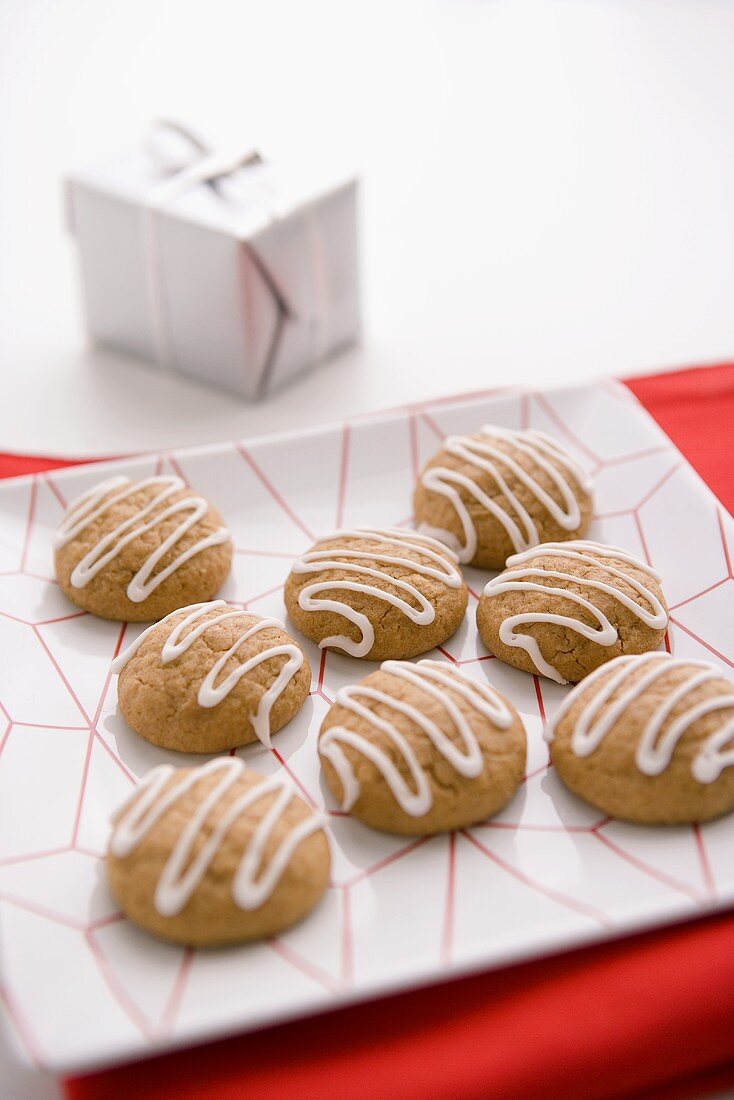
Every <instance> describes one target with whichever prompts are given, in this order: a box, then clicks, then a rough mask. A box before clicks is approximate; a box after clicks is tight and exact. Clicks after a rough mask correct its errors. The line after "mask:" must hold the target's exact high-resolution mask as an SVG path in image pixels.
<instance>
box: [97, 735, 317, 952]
mask: <svg viewBox="0 0 734 1100" xmlns="http://www.w3.org/2000/svg"><path fill="white" fill-rule="evenodd" d="M329 868H330V856H329V845H328V841H327V839H326V834H325V832H324V828H323V819H322V817H321V815H319V814H318V813H315V812H314V811H313V810H312V809H311V808H310V807H309V806H307V805H306V803H305V802H304V801H303V799H302V798H301V797H300V796H299V795H298V794H297V793H296V792H295V790H294V789H293V788H292V787H291V786H290V785H289V784H288V783H287V782H286V781H284V780H282V779H281V778H280V777H279V776H277V775H275V776H269V777H268V778H264V777H263V776H261V775H257V774H256V773H255V772H253V771H249V770H246V768H245V766H244V764H243V762H242V761H241V760H240V759H239V758H238V757H236V756H225V757H223V758H222V757H220V758H218V759H216V760H210V761H209V763H208V764H203V765H202V766H201V767H199V768H172V767H170V766H169V765H167V764H162V765H160V766H159V767H157V768H153V770H152V771H150V772H148V774H147V775H146V776H145V777H144V779H143V780H142V782H141V783H140V785H139V786H138V787H137V789H136V790H135V792H134V794H133V795H132V797H131V798H130V799H129V800H128V801H127V802H126V803H125V804H124V805H123V806H122V808H121V809H120V810H118V812H117V814H116V815H115V817H114V819H113V829H112V835H111V837H110V843H109V850H108V853H107V878H108V881H109V884H110V889H111V890H112V893H113V895H114V897H115V899H116V900H117V902H118V904H119V905H120V908H121V909H122V910H123V912H124V913H125V914H126V915H127V916H128V917H129V918H130V920H132V921H134V922H135V924H138V925H140V927H141V928H145V929H146V931H148V932H152V933H153V934H154V935H156V936H161V937H162V938H163V939H166V940H173V941H174V942H176V943H185V944H190V945H192V946H194V947H214V946H217V945H219V944H227V943H237V942H240V941H243V940H252V939H259V938H260V937H263V936H273V935H275V934H276V933H278V932H280V931H282V930H283V929H284V928H288V927H289V925H291V924H294V923H295V922H296V921H298V920H300V919H301V917H303V916H305V914H306V913H308V912H309V910H310V909H312V908H313V906H314V905H315V904H316V902H317V901H318V900H319V899H320V898H321V896H322V894H323V893H324V891H325V890H326V887H327V884H328V880H329Z"/></svg>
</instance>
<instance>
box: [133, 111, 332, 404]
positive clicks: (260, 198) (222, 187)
mask: <svg viewBox="0 0 734 1100" xmlns="http://www.w3.org/2000/svg"><path fill="white" fill-rule="evenodd" d="M145 151H146V153H147V155H148V157H149V158H150V159H151V160H152V161H153V162H154V163H155V165H156V167H157V168H159V169H160V170H162V171H163V172H165V173H167V177H168V178H165V179H163V180H162V181H161V182H160V183H159V184H158V185H157V186H156V187H154V188H153V190H152V191H151V192H150V194H149V196H148V202H147V211H148V217H147V219H146V227H145V236H146V249H147V253H148V264H147V270H148V290H149V296H150V301H151V307H152V309H151V312H152V317H153V336H154V342H155V348H156V357H157V359H158V361H159V362H160V363H161V364H162V365H163V366H165V367H168V368H169V369H173V368H174V367H175V359H174V355H173V349H172V340H171V332H170V325H169V319H168V314H167V310H166V302H165V289H164V280H163V279H162V277H161V264H160V259H159V251H158V250H159V244H158V236H157V229H156V222H155V214H156V212H158V211H160V210H162V209H164V208H165V207H167V206H169V205H170V204H171V203H173V202H175V201H176V199H178V198H180V197H181V196H182V195H184V194H185V193H186V192H188V191H189V190H191V189H192V188H195V187H198V186H200V185H202V184H205V185H208V186H210V187H211V188H212V189H213V190H214V191H215V192H216V193H217V194H218V195H219V196H220V197H221V199H222V200H223V201H225V202H228V201H237V202H240V203H242V202H244V203H245V204H247V205H248V206H249V207H251V208H252V207H255V208H256V209H258V210H259V211H261V212H263V213H265V214H266V215H267V217H268V219H269V220H271V221H274V220H276V218H277V217H278V214H277V213H276V211H275V209H274V204H273V202H272V196H269V195H268V191H267V188H266V187H264V186H263V185H262V181H261V179H260V178H259V176H258V177H255V178H248V173H247V172H243V171H242V169H246V168H252V167H255V166H257V165H261V164H263V158H262V157H261V156H260V153H259V152H258V151H257V150H256V149H253V148H247V149H245V150H242V149H238V150H236V151H234V152H229V151H223V150H214V149H212V147H211V146H209V144H208V143H207V142H206V141H205V140H204V139H203V138H201V137H200V136H199V135H198V134H197V133H196V132H195V131H194V130H193V129H191V128H190V127H188V126H185V125H183V124H182V123H179V122H174V121H171V120H167V119H165V120H159V121H157V122H155V123H153V125H152V126H151V127H150V130H149V132H148V135H147V137H146V140H145ZM317 238H318V234H317V232H316V231H315V229H314V227H313V225H312V224H310V225H309V242H310V252H311V258H312V266H313V271H314V280H313V286H314V289H315V290H316V292H317V293H319V297H320V298H321V307H322V308H321V310H320V311H319V315H320V316H321V317H324V316H325V314H324V308H325V296H324V295H323V293H320V292H322V291H323V285H324V281H323V275H324V273H323V262H322V257H321V248H320V244H319V241H318V239H317ZM240 243H241V245H242V247H243V248H244V249H245V250H246V252H247V254H248V256H249V258H250V260H251V261H252V263H253V264H254V266H255V267H256V269H257V271H258V273H259V275H260V277H261V278H262V280H263V282H264V284H265V286H266V287H267V289H268V291H269V293H270V294H271V295H272V298H273V302H274V304H275V308H276V320H275V324H274V327H273V333H272V337H271V339H270V342H269V346H268V348H267V352H266V355H265V360H264V364H263V367H262V370H261V372H260V377H259V381H258V385H257V390H256V393H255V394H254V396H255V397H258V396H261V395H262V393H263V392H264V390H265V389H266V387H267V384H268V381H269V378H270V375H271V373H272V369H273V366H274V364H275V361H276V358H277V355H278V349H279V345H280V343H281V339H282V336H283V331H284V328H285V326H286V324H287V323H288V321H289V320H295V319H297V314H296V312H295V310H294V309H293V308H292V306H291V305H290V304H289V302H288V301H287V299H286V297H285V295H284V294H283V291H282V290H281V288H280V287H279V286H278V284H277V282H276V280H275V279H274V277H273V275H272V273H271V272H270V271H269V270H268V268H267V266H266V264H265V263H264V262H263V260H262V258H261V256H259V255H258V253H257V252H256V250H255V249H254V248H253V246H252V244H251V243H250V242H248V241H245V240H242V241H241V242H240ZM321 327H322V328H323V327H324V326H321ZM318 335H319V337H320V338H321V341H323V339H324V333H323V332H320V333H318ZM315 358H316V360H317V361H318V359H320V358H322V354H320V353H317V354H316V356H315Z"/></svg>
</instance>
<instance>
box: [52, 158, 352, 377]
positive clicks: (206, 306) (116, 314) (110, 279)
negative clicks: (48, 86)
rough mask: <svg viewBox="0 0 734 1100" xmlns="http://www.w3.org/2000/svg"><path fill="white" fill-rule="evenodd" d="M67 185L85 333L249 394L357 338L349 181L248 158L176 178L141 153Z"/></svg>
mask: <svg viewBox="0 0 734 1100" xmlns="http://www.w3.org/2000/svg"><path fill="white" fill-rule="evenodd" d="M66 188H67V196H66V197H67V209H68V216H69V225H70V228H71V231H72V232H73V234H74V235H75V237H76V241H77V245H78V250H79V257H80V262H81V274H82V284H83V290H84V299H85V308H86V319H87V327H88V330H89V333H90V335H91V337H92V338H93V339H94V340H95V341H98V342H99V343H103V344H108V345H111V346H114V347H117V348H121V349H124V350H125V351H128V352H131V353H133V354H135V355H138V356H142V357H143V358H144V359H146V360H148V361H150V362H151V363H153V364H156V365H157V366H158V368H159V369H162V370H167V371H170V372H172V373H178V374H181V375H186V376H187V377H189V378H195V379H197V380H199V381H201V382H206V383H209V384H210V385H212V386H217V387H220V388H222V389H226V390H230V391H232V392H234V393H236V394H239V395H240V396H241V397H245V398H258V397H261V396H262V395H263V394H265V393H267V392H268V391H269V390H271V389H273V388H275V387H277V386H280V385H282V384H283V383H284V382H287V381H288V380H290V379H292V378H294V377H295V376H296V375H298V374H300V373H301V372H303V371H304V370H307V369H308V368H309V367H311V366H313V365H314V364H316V363H318V362H320V361H321V360H323V359H324V358H326V357H327V356H329V355H330V354H332V353H333V352H335V351H337V350H338V349H340V348H343V347H345V346H347V345H348V344H350V343H352V342H353V341H354V340H356V339H357V337H358V335H359V323H360V314H359V279H358V248H357V196H356V192H357V181H356V179H355V178H354V177H353V176H344V175H341V176H338V175H335V174H333V173H328V172H321V173H320V174H319V173H315V172H314V171H313V170H306V169H302V168H299V167H294V166H288V165H286V164H277V165H276V164H270V163H266V162H261V161H259V160H257V161H256V162H255V163H250V164H247V165H246V166H244V167H240V168H237V169H235V170H234V171H231V170H227V171H226V173H224V174H221V175H217V176H215V177H214V178H212V179H210V180H204V181H201V180H196V179H194V180H189V179H187V177H186V176H185V175H184V174H183V173H182V174H181V177H180V179H178V178H177V177H176V176H174V177H173V178H172V177H171V175H169V174H166V173H165V172H163V171H161V169H160V168H159V167H157V166H156V165H155V164H154V163H153V162H152V161H151V160H149V159H148V157H147V156H146V155H145V154H144V152H142V151H141V152H139V153H138V154H133V155H130V156H126V157H122V158H120V159H118V160H116V161H113V162H112V163H108V164H106V165H104V166H100V167H96V168H92V169H87V170H84V171H80V172H76V173H73V174H71V175H70V176H68V177H67V180H66Z"/></svg>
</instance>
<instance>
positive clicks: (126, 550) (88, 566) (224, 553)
mask: <svg viewBox="0 0 734 1100" xmlns="http://www.w3.org/2000/svg"><path fill="white" fill-rule="evenodd" d="M54 551H55V561H56V577H57V579H58V582H59V584H60V585H61V588H62V589H63V591H64V592H65V593H66V595H67V596H68V597H69V599H70V600H72V601H73V602H74V603H75V604H77V605H78V606H79V607H82V608H84V610H85V611H91V612H92V614H93V615H99V616H101V618H103V619H119V620H121V621H123V622H150V621H152V620H153V619H160V618H162V617H163V615H167V614H168V612H169V611H173V610H175V609H176V608H177V607H182V606H183V605H185V604H189V603H192V602H194V601H198V600H208V599H211V597H212V596H214V595H215V594H216V593H217V591H218V590H219V588H221V586H222V583H223V582H224V579H225V577H226V576H227V574H228V573H229V567H230V564H231V561H232V541H231V538H230V534H229V531H228V530H227V528H226V527H224V526H223V525H222V519H221V516H220V515H219V513H218V512H217V510H216V509H215V508H214V507H212V505H211V504H209V502H208V501H206V500H204V498H203V497H200V496H197V495H196V494H195V493H194V492H192V490H191V489H188V488H187V487H186V485H185V484H184V482H183V481H182V480H181V478H179V477H167V476H162V475H161V476H156V477H147V478H145V479H144V480H143V481H130V479H129V478H126V477H111V478H108V480H107V481H103V482H101V483H100V484H99V485H97V486H95V487H94V488H93V489H90V490H88V492H86V493H83V494H82V495H81V496H80V497H77V499H76V500H75V501H73V502H72V503H71V504H70V505H69V508H68V510H67V512H66V515H65V516H64V520H63V522H62V524H61V527H60V528H59V531H58V534H57V536H56V539H55V541H54Z"/></svg>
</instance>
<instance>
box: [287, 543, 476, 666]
mask: <svg viewBox="0 0 734 1100" xmlns="http://www.w3.org/2000/svg"><path fill="white" fill-rule="evenodd" d="M456 564H457V558H456V555H455V554H454V553H453V551H451V550H449V549H447V548H446V547H445V546H444V545H443V544H442V543H440V542H437V541H436V540H435V539H433V538H429V537H427V536H425V535H418V534H416V533H415V531H404V530H402V529H401V528H397V527H395V528H393V527H389V528H385V529H379V530H378V529H372V528H369V529H368V528H358V529H356V530H354V531H336V532H334V534H331V535H326V536H325V537H324V538H322V539H319V541H318V542H317V543H316V545H315V546H314V547H313V548H312V549H311V550H309V552H308V553H307V554H304V555H303V557H302V558H300V559H299V560H298V561H297V562H296V563H295V565H294V566H293V568H292V570H291V573H290V576H289V577H288V580H287V582H286V586H285V603H286V607H287V608H288V614H289V615H290V617H291V619H292V620H293V622H294V623H295V625H296V626H297V627H298V629H299V630H300V631H301V633H302V634H305V635H306V637H307V638H310V639H311V640H312V641H314V642H318V644H319V646H321V647H322V648H328V649H340V650H341V651H342V652H343V653H348V654H350V656H352V657H365V658H368V659H369V660H371V661H382V660H384V659H385V658H388V657H392V658H403V657H415V656H417V655H418V654H419V653H427V652H428V650H429V649H433V648H434V646H437V645H440V644H441V642H445V641H446V639H447V638H449V637H450V636H451V635H452V634H453V633H454V631H455V630H456V629H457V627H458V626H459V625H460V623H461V621H462V619H463V618H464V613H465V611H466V604H467V598H468V597H467V590H466V585H465V584H464V580H463V578H462V576H461V573H460V572H459V570H458V569H457V568H456Z"/></svg>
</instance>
